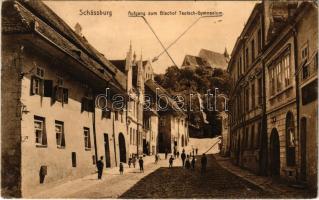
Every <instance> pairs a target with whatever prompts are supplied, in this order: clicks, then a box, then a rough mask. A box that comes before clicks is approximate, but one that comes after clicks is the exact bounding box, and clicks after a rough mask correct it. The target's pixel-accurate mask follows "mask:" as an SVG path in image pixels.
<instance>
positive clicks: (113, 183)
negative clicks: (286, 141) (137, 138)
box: [28, 138, 308, 198]
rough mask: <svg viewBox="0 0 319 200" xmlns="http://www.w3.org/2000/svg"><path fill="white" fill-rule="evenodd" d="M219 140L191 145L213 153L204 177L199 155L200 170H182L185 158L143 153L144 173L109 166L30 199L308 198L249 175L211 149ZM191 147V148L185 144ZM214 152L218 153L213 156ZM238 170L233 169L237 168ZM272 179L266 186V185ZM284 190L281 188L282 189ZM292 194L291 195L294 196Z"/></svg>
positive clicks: (216, 151) (44, 186)
mask: <svg viewBox="0 0 319 200" xmlns="http://www.w3.org/2000/svg"><path fill="white" fill-rule="evenodd" d="M216 141H217V139H216V138H215V139H205V140H196V139H192V140H191V144H192V145H194V146H198V147H201V148H200V150H199V155H201V154H202V153H204V152H205V151H206V150H207V149H210V150H209V151H208V155H207V158H208V164H207V171H206V174H205V175H201V174H200V156H198V157H197V160H196V166H195V170H187V169H184V168H182V162H181V159H176V160H175V161H174V167H173V168H168V159H167V160H165V159H164V154H161V155H160V158H161V160H159V162H158V163H157V164H155V163H154V157H153V156H151V157H144V163H145V167H144V169H145V171H144V173H140V172H139V169H138V166H136V168H133V167H131V168H129V167H128V166H127V165H125V166H124V167H125V169H124V175H120V174H119V171H118V168H112V169H106V170H104V174H103V178H102V180H97V175H96V174H92V175H89V176H86V177H83V178H80V179H75V180H69V181H66V182H61V183H58V184H56V185H42V188H40V191H41V192H40V193H36V194H32V195H31V194H30V195H28V197H30V198H285V197H294V196H295V197H308V196H307V195H305V192H306V191H303V190H300V191H295V192H292V191H293V190H294V189H293V188H288V187H287V186H285V187H284V186H280V185H278V184H276V186H278V189H277V190H274V189H273V188H272V187H270V186H269V184H275V183H274V182H271V183H270V182H269V181H265V180H264V179H267V178H265V177H259V176H253V175H249V173H248V172H246V171H245V170H241V169H239V168H236V167H235V166H233V165H231V164H229V162H228V161H227V160H226V159H225V158H222V157H220V156H219V155H218V154H216V153H218V148H217V145H216V146H214V148H210V147H209V146H210V144H214V143H215V142H216ZM185 150H186V152H190V151H191V146H190V147H187V148H185ZM214 154H215V155H214ZM233 168H234V169H236V170H234V169H233ZM266 183H267V184H266ZM279 189H281V190H279ZM289 194H292V195H289Z"/></svg>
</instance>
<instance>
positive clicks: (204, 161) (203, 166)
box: [201, 153, 207, 174]
mask: <svg viewBox="0 0 319 200" xmlns="http://www.w3.org/2000/svg"><path fill="white" fill-rule="evenodd" d="M201 165H202V169H201V174H204V173H205V172H206V165H207V157H206V155H205V154H204V153H203V155H202V158H201Z"/></svg>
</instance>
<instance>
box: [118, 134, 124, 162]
mask: <svg viewBox="0 0 319 200" xmlns="http://www.w3.org/2000/svg"><path fill="white" fill-rule="evenodd" d="M119 148H120V162H126V146H125V138H124V135H123V133H120V134H119Z"/></svg>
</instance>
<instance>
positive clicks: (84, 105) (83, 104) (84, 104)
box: [81, 97, 86, 112]
mask: <svg viewBox="0 0 319 200" xmlns="http://www.w3.org/2000/svg"><path fill="white" fill-rule="evenodd" d="M85 107H86V98H85V97H83V98H82V103H81V112H83V111H85Z"/></svg>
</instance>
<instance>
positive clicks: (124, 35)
mask: <svg viewBox="0 0 319 200" xmlns="http://www.w3.org/2000/svg"><path fill="white" fill-rule="evenodd" d="M255 3H256V1H223V2H222V1H183V2H175V1H161V2H158V1H157V2H154V1H153V2H151V1H93V2H92V1H72V2H70V1H45V4H46V5H48V6H49V7H50V8H51V9H52V10H53V11H54V12H55V13H57V15H58V16H60V17H61V18H62V19H63V20H64V21H65V22H66V23H67V24H68V25H69V26H70V27H71V28H74V27H75V24H76V23H79V24H80V25H81V27H82V34H83V35H84V36H85V38H86V39H87V40H88V41H89V43H90V44H91V45H92V46H94V47H95V48H96V49H97V50H98V51H100V52H101V53H103V54H104V55H105V57H106V58H107V59H109V60H116V59H124V58H125V56H126V53H127V51H128V49H129V45H130V42H131V43H132V48H133V51H135V52H136V55H137V58H138V59H140V58H141V55H142V59H143V60H147V59H150V60H152V59H153V58H154V57H155V56H157V55H159V54H160V53H161V52H162V51H163V48H162V46H161V45H160V43H159V42H158V41H157V39H156V37H155V36H154V34H153V33H152V32H151V30H150V28H149V27H148V26H147V24H146V23H145V22H144V21H143V19H142V18H135V17H128V12H129V11H130V12H134V11H135V12H145V14H146V16H145V18H146V19H147V21H148V22H149V23H150V25H151V26H152V27H153V29H154V31H155V32H156V34H157V35H158V37H159V38H160V40H161V41H162V43H163V45H164V46H165V47H167V46H168V45H169V44H170V43H171V42H173V41H174V40H175V39H176V38H177V37H178V36H179V35H180V34H181V33H182V32H184V31H185V30H186V28H187V27H189V26H190V25H191V24H192V23H193V22H194V21H195V20H197V19H198V17H199V16H195V15H180V14H179V11H183V12H184V11H190V12H191V11H195V12H197V11H201V12H214V11H215V12H223V16H222V17H219V18H201V19H200V20H199V21H198V22H197V23H196V24H195V25H194V26H192V28H191V29H190V30H189V31H188V32H187V33H186V34H185V35H183V37H181V38H180V39H179V40H178V41H177V42H176V43H175V44H174V45H173V46H172V47H171V48H170V49H168V52H169V54H170V55H171V57H172V58H173V60H174V62H175V63H176V64H177V66H180V65H181V64H182V62H183V59H184V57H185V55H198V53H199V51H200V49H203V48H204V49H208V50H212V51H216V52H219V53H223V52H224V51H225V48H227V51H228V53H229V54H230V53H231V51H232V49H233V47H234V44H235V42H236V39H237V37H238V36H239V35H240V33H241V31H242V29H243V27H244V24H245V22H246V21H247V19H248V17H249V15H250V13H251V11H252V9H253V7H254V5H255ZM80 10H82V12H83V11H87V10H88V11H91V10H93V11H100V10H101V11H109V12H110V11H111V12H112V16H110V15H83V14H82V15H81V11H80ZM160 11H165V12H168V11H172V12H175V11H176V15H166V16H164V15H160ZM148 12H157V13H158V15H156V16H154V15H152V16H150V15H147V14H148ZM220 19H221V20H222V21H221V22H217V21H218V20H220ZM172 65H173V63H172V61H171V60H170V59H169V57H168V56H167V55H166V54H165V53H164V54H163V55H162V56H160V57H159V59H158V60H157V61H156V62H153V63H152V66H153V68H154V72H155V73H164V72H165V69H166V68H167V67H169V66H172Z"/></svg>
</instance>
